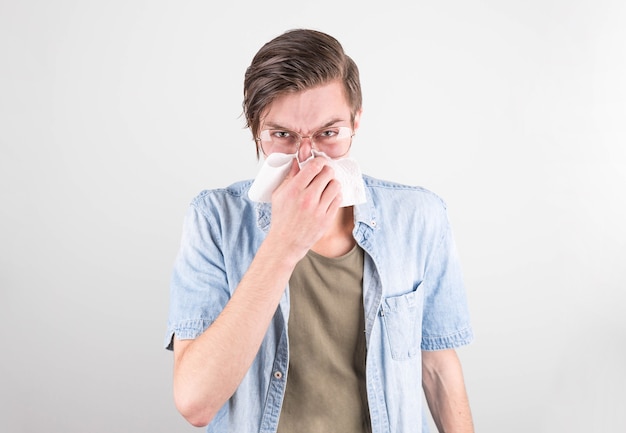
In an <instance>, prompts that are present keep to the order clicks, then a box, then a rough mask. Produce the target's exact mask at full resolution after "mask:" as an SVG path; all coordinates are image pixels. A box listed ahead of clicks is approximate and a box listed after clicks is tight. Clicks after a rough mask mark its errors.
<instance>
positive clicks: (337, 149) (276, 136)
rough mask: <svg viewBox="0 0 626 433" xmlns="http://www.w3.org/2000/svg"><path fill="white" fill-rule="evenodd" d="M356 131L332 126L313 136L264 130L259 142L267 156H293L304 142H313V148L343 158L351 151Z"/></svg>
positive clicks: (333, 156) (281, 130)
mask: <svg viewBox="0 0 626 433" xmlns="http://www.w3.org/2000/svg"><path fill="white" fill-rule="evenodd" d="M353 136H354V131H353V130H352V129H351V128H348V127H347V126H331V127H327V128H322V129H320V130H318V131H315V132H314V133H313V134H311V135H305V136H303V135H300V134H298V133H297V132H293V131H289V130H287V129H264V130H263V131H261V134H260V135H259V138H257V141H258V142H260V144H261V149H262V150H263V153H264V154H265V155H269V154H270V153H286V154H293V153H297V152H298V151H299V150H300V144H301V143H302V140H303V139H305V138H308V139H309V140H311V148H313V149H315V150H317V151H319V152H324V153H325V154H326V155H328V157H330V158H341V157H342V156H344V155H345V154H346V153H348V151H349V150H350V146H351V145H352V137H353Z"/></svg>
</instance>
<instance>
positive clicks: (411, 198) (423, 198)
mask: <svg viewBox="0 0 626 433" xmlns="http://www.w3.org/2000/svg"><path fill="white" fill-rule="evenodd" d="M363 180H364V182H365V186H366V188H367V189H368V191H369V192H370V194H371V195H372V198H373V199H374V200H375V201H377V202H388V201H391V202H408V203H411V204H413V205H417V204H421V205H422V206H434V207H440V208H442V209H444V210H445V209H446V208H447V206H446V202H445V201H444V200H443V199H442V198H441V197H440V196H439V195H438V194H436V193H435V192H433V191H431V190H429V189H427V188H425V187H423V186H419V185H408V184H404V183H399V182H394V181H390V180H384V179H379V178H375V177H372V176H369V175H363Z"/></svg>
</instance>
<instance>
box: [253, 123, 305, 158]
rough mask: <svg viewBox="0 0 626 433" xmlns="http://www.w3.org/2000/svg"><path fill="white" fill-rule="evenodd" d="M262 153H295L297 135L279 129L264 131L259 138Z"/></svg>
mask: <svg viewBox="0 0 626 433" xmlns="http://www.w3.org/2000/svg"><path fill="white" fill-rule="evenodd" d="M259 139H260V140H261V147H262V148H263V153H264V154H266V155H269V154H270V153H287V154H292V153H296V150H297V149H298V135H297V134H295V133H294V132H291V131H285V130H279V129H265V130H263V131H261V135H260V136H259Z"/></svg>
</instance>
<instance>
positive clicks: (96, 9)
mask: <svg viewBox="0 0 626 433" xmlns="http://www.w3.org/2000/svg"><path fill="white" fill-rule="evenodd" d="M625 22H626V6H625V3H624V2H622V1H620V0H614V1H611V0H571V1H566V0H562V1H558V0H542V1H538V0H531V1H506V0H505V1H495V0H493V1H491V0H489V1H488V0H484V1H475V0H472V1H461V0H452V1H447V2H432V1H414V2H410V1H402V2H397V1H387V2H383V3H380V2H363V1H344V2H337V1H326V0H321V1H317V2H306V3H302V4H298V3H295V2H287V1H283V2H276V1H267V2H248V3H242V2H237V1H233V2H218V3H215V2H209V1H177V2H166V1H162V0H151V1H147V0H144V1H141V0H125V1H98V2H96V1H78V0H76V1H69V0H68V1H43V0H41V1H34V0H26V1H9V0H0V200H1V202H0V342H1V345H2V356H0V431H3V432H35V431H47V432H59V433H60V432H63V433H72V432H81V433H82V432H85V431H89V432H93V433H99V432H174V431H176V432H183V431H189V432H191V431H197V429H194V428H192V427H190V426H188V425H187V424H186V422H185V421H184V420H183V419H182V417H181V416H180V415H179V414H178V413H177V412H176V410H175V408H174V405H173V401H172V397H171V377H172V355H171V353H169V352H166V351H165V350H164V349H163V346H162V342H163V338H164V333H165V326H166V320H167V307H168V297H169V292H168V291H169V277H170V273H171V268H172V264H173V260H174V256H175V254H176V252H177V249H178V245H179V241H180V234H181V224H182V218H183V215H184V213H185V210H186V208H187V205H188V203H189V201H190V200H191V198H192V197H193V196H195V195H196V194H197V193H198V192H200V191H201V190H202V189H205V188H213V187H220V186H225V185H227V184H229V183H231V182H233V181H236V180H239V179H242V178H251V177H254V175H255V173H256V171H257V169H258V163H257V161H256V157H255V152H254V144H253V142H252V140H251V138H250V135H249V133H248V131H247V130H245V129H244V121H243V118H242V117H240V115H241V100H242V83H243V74H244V72H245V68H246V66H247V65H248V64H249V62H250V60H251V58H252V56H253V55H254V53H255V52H256V51H257V50H258V49H259V48H260V47H261V45H262V44H263V43H265V42H266V41H268V40H269V39H271V38H273V37H274V36H277V35H278V34H280V33H282V32H283V31H284V30H287V29H290V28H296V27H311V28H315V29H318V30H322V31H326V32H329V33H330V34H332V35H334V36H336V37H337V38H338V39H339V40H340V41H341V42H342V43H343V45H344V48H345V49H346V51H347V52H348V54H350V55H351V56H352V57H353V58H354V60H355V61H356V62H357V64H358V65H359V68H360V70H361V78H362V85H363V91H364V114H363V118H362V127H361V129H360V130H359V132H358V135H357V137H355V142H354V146H353V156H355V157H356V158H357V159H358V160H359V162H360V163H361V166H362V169H363V171H364V172H366V173H368V174H371V175H373V176H376V177H380V178H386V179H390V180H396V181H399V182H404V183H408V184H414V185H422V186H424V187H426V188H429V189H431V190H433V191H434V192H436V193H438V194H439V195H441V196H442V197H443V198H444V199H445V200H446V201H447V203H448V206H449V210H450V215H451V218H452V223H453V227H454V230H455V234H456V239H457V243H458V246H459V250H460V253H461V257H462V260H463V269H464V274H465V279H466V283H467V288H468V296H469V302H470V308H471V312H472V318H473V324H474V327H475V333H476V341H475V343H474V344H472V345H470V346H468V347H466V348H463V349H461V350H459V354H460V356H461V359H462V361H463V365H464V371H465V376H466V381H467V386H468V392H469V394H470V400H471V405H472V410H473V414H474V420H475V425H476V429H477V431H478V432H486V433H489V432H494V433H495V432H508V433H516V432H520V433H521V432H524V433H525V432H528V431H533V432H568V433H576V432H581V433H582V432H585V433H587V432H616V431H626V415H625V413H626V412H624V410H623V407H624V404H625V403H626V400H625V398H624V394H623V390H624V388H625V387H626V372H625V368H624V366H625V365H626V315H625V314H624V312H623V311H624V306H625V301H626V295H625V294H624V293H625V292H626V290H625V289H626V272H625V271H624V262H625V259H626V229H625V224H624V221H626V194H625V193H624V187H625V186H626V81H625V78H624V77H626V44H625V42H624V41H626V26H624V23H625Z"/></svg>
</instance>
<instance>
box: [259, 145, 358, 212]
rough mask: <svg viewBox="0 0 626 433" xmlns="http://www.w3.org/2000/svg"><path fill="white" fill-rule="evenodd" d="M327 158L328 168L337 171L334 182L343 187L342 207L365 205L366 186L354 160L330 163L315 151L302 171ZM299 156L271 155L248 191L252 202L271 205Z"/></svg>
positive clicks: (342, 159) (321, 153)
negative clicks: (317, 158) (274, 194)
mask: <svg viewBox="0 0 626 433" xmlns="http://www.w3.org/2000/svg"><path fill="white" fill-rule="evenodd" d="M316 156H318V157H320V156H321V157H324V158H327V159H328V160H329V161H330V163H329V165H330V166H331V167H332V168H333V169H334V170H335V178H336V179H337V181H339V183H340V184H341V193H342V201H341V206H342V207H345V206H352V205H355V204H360V203H365V201H366V197H365V186H364V184H363V177H362V174H361V168H360V167H359V164H358V163H357V162H356V161H355V160H354V159H352V158H341V159H331V158H329V157H328V156H326V154H325V153H323V152H318V151H316V150H314V151H313V153H312V155H311V157H310V158H309V159H307V160H305V161H303V162H298V164H299V165H300V168H302V167H304V166H305V165H306V164H307V163H308V162H309V161H310V160H311V159H313V158H314V157H316ZM294 158H297V154H285V153H272V154H270V155H269V156H268V157H267V158H266V159H265V161H264V162H263V165H262V166H261V168H260V169H259V172H258V174H257V176H256V178H255V179H254V182H253V183H252V185H251V186H250V190H249V191H248V197H250V200H253V201H258V202H268V203H269V202H271V201H272V192H274V190H275V189H276V188H278V186H279V185H280V184H281V182H282V181H283V179H285V177H286V176H287V173H289V169H290V168H291V163H292V160H293V159H294Z"/></svg>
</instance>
